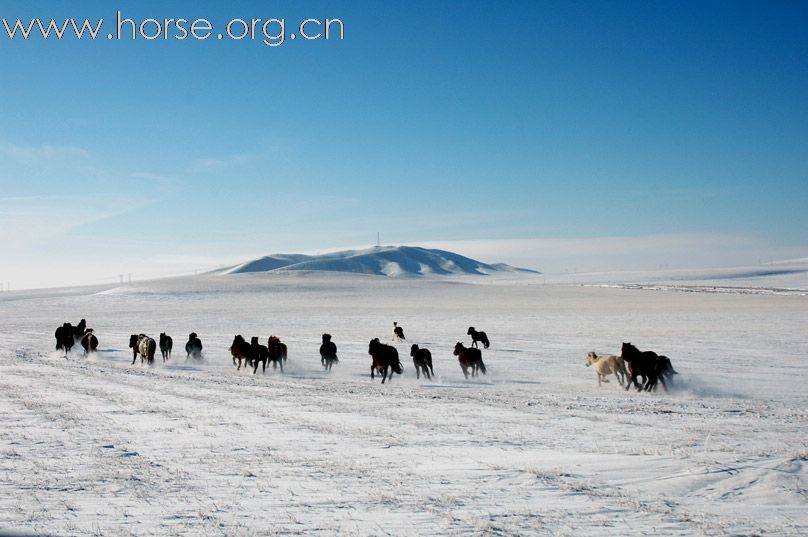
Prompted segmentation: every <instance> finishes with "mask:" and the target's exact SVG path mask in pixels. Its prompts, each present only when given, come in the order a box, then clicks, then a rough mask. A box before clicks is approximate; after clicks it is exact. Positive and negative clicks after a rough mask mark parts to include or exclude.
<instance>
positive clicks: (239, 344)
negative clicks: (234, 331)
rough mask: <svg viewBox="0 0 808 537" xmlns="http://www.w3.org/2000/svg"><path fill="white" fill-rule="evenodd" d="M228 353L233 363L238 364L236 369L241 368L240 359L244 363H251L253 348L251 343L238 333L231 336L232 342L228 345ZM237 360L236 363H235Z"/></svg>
mask: <svg viewBox="0 0 808 537" xmlns="http://www.w3.org/2000/svg"><path fill="white" fill-rule="evenodd" d="M230 355H231V356H232V357H233V365H238V367H237V368H236V371H238V370H239V369H241V361H242V360H244V365H245V366H246V365H252V360H253V348H252V345H250V344H249V343H247V342H246V341H245V340H244V337H243V336H242V335H241V334H239V335H237V336H236V337H234V338H233V344H232V345H230ZM236 360H238V364H237V363H236Z"/></svg>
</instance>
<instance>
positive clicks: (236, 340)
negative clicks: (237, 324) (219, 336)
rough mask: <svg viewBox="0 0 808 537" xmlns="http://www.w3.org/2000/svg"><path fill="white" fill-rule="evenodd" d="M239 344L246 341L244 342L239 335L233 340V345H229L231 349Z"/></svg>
mask: <svg viewBox="0 0 808 537" xmlns="http://www.w3.org/2000/svg"><path fill="white" fill-rule="evenodd" d="M240 343H246V341H244V337H243V336H242V335H241V334H239V335H237V336H236V337H234V338H233V345H231V347H233V346H235V345H238V344H240Z"/></svg>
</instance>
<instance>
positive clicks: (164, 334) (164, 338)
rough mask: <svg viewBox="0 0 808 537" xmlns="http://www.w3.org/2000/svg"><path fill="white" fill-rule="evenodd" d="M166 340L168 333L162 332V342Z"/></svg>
mask: <svg viewBox="0 0 808 537" xmlns="http://www.w3.org/2000/svg"><path fill="white" fill-rule="evenodd" d="M165 340H166V333H165V332H160V341H165Z"/></svg>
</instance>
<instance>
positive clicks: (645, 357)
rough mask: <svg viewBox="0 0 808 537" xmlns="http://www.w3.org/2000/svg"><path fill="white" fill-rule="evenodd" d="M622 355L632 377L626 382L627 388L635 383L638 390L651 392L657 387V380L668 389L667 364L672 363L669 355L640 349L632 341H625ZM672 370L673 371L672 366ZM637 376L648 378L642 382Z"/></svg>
mask: <svg viewBox="0 0 808 537" xmlns="http://www.w3.org/2000/svg"><path fill="white" fill-rule="evenodd" d="M620 355H621V357H622V358H623V361H624V362H625V363H626V364H627V365H628V372H629V375H630V379H631V380H630V381H629V382H628V383H627V384H626V389H627V390H628V389H629V388H630V387H631V385H632V384H634V386H635V387H636V388H637V391H643V390H645V391H647V392H650V391H651V390H653V389H655V388H656V385H657V382H661V383H662V387H663V388H664V389H665V391H668V387H667V386H666V385H665V377H667V376H669V374H667V367H666V365H670V360H669V359H668V357H667V356H659V355H658V354H657V353H655V352H654V351H640V350H639V349H638V348H637V347H635V346H634V345H632V344H631V343H623V347H622V349H621V353H620ZM670 370H671V371H673V367H672V366H671V368H670ZM637 376H642V377H643V378H645V379H647V380H646V381H645V382H644V383H643V384H640V383H639V382H637Z"/></svg>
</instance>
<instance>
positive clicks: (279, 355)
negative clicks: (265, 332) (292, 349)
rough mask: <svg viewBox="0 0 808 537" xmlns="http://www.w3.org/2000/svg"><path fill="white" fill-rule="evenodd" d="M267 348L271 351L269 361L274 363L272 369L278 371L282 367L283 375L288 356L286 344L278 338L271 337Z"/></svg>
mask: <svg viewBox="0 0 808 537" xmlns="http://www.w3.org/2000/svg"><path fill="white" fill-rule="evenodd" d="M267 348H268V349H269V361H270V362H272V369H277V367H278V366H280V368H281V373H283V365H284V364H285V363H286V354H287V348H286V343H283V342H281V339H280V338H279V337H278V336H269V339H268V340H267Z"/></svg>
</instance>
